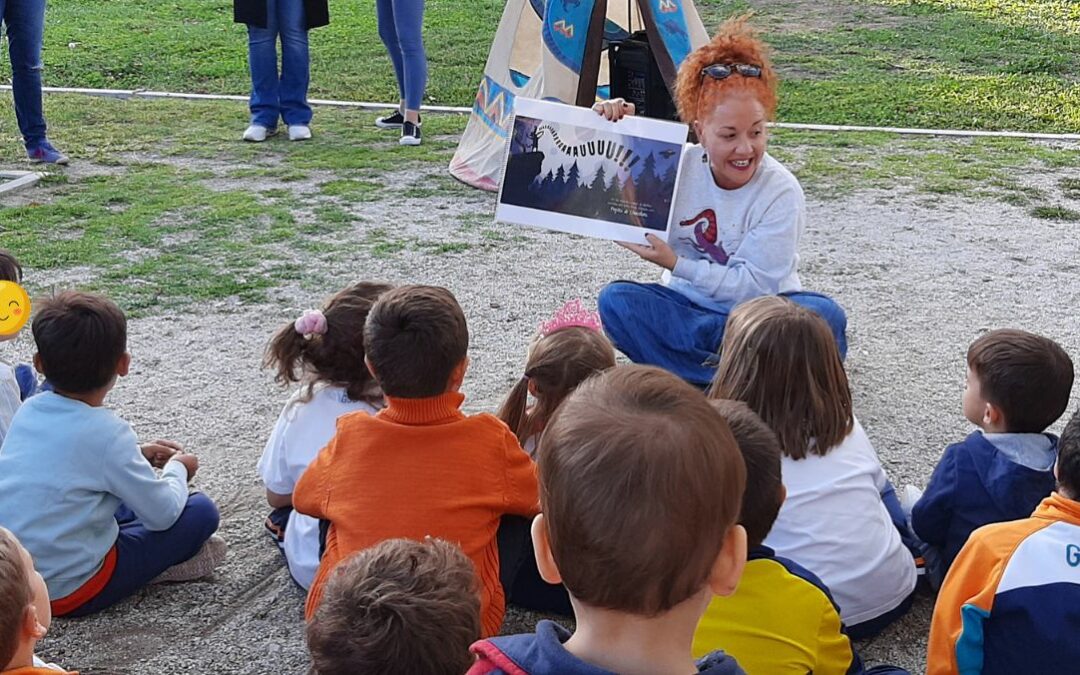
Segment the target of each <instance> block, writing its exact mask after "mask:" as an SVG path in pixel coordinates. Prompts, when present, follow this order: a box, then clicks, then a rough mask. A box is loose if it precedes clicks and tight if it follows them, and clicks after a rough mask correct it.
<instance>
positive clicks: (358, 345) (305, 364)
mask: <svg viewBox="0 0 1080 675" xmlns="http://www.w3.org/2000/svg"><path fill="white" fill-rule="evenodd" d="M391 288H393V286H391V285H389V284H383V283H375V282H369V281H362V282H360V283H356V284H353V285H352V286H349V287H348V288H345V289H343V290H341V291H339V292H337V293H336V294H335V295H334V296H332V297H331V298H330V299H329V300H327V301H326V303H325V304H324V305H323V309H322V310H321V312H322V315H323V316H324V317H325V319H326V321H325V324H324V325H323V326H322V328H323V329H324V330H321V331H319V332H315V333H309V334H307V335H304V334H303V333H302V332H301V330H298V329H297V324H296V322H289V323H288V324H287V325H285V326H282V327H281V329H280V330H279V331H278V332H277V334H276V335H274V337H273V338H272V339H271V340H270V344H268V345H267V347H266V354H265V356H264V358H263V365H264V366H265V367H270V368H275V369H276V370H277V373H276V375H275V377H274V379H275V380H276V381H277V382H280V383H281V384H283V385H289V384H291V383H293V382H306V383H307V391H305V392H304V394H303V396H302V399H301V400H310V398H311V394H312V391H313V390H314V387H315V385H316V384H318V383H319V382H325V383H328V384H332V385H335V386H338V387H342V388H344V389H345V391H346V392H347V393H348V396H349V398H350V399H352V400H354V401H367V402H372V401H373V400H378V399H381V398H382V392H381V391H379V386H378V384H376V383H375V378H373V377H372V376H371V373H370V372H369V371H368V368H367V365H366V364H365V363H364V323H365V322H366V321H367V317H368V312H369V311H371V307H372V306H373V305H374V304H375V301H376V300H378V298H379V296H380V295H382V294H383V293H385V292H386V291H388V290H390V289H391Z"/></svg>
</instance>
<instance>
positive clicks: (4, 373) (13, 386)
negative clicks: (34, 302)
mask: <svg viewBox="0 0 1080 675" xmlns="http://www.w3.org/2000/svg"><path fill="white" fill-rule="evenodd" d="M0 281H10V282H12V283H16V284H21V283H22V266H21V265H19V261H18V260H16V259H15V256H13V255H11V254H10V253H8V252H7V251H4V250H2V249H0ZM15 309H18V310H19V311H29V310H28V308H15ZM20 332H21V329H20V330H18V331H15V332H14V333H11V334H10V335H0V342H7V341H8V340H14V339H15V338H17V337H18V336H19V333H20ZM22 399H23V396H22V392H21V387H20V386H19V380H18V376H17V374H16V368H15V366H12V365H11V364H10V363H8V362H7V361H4V360H2V359H0V444H2V443H3V442H4V437H5V436H7V431H8V429H9V428H10V427H11V420H12V418H14V417H15V411H16V410H18V409H19V403H20V402H21V401H22Z"/></svg>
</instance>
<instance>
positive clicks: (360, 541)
mask: <svg viewBox="0 0 1080 675" xmlns="http://www.w3.org/2000/svg"><path fill="white" fill-rule="evenodd" d="M364 343H365V348H366V350H367V360H368V365H369V368H370V369H371V372H372V374H373V375H374V376H375V380H376V381H377V382H378V383H379V386H380V387H381V388H382V391H383V393H384V394H385V396H386V403H387V405H386V408H384V409H383V410H381V411H379V413H378V414H377V415H375V416H371V415H367V414H366V413H353V414H349V415H345V416H343V417H342V418H341V419H340V420H338V425H337V434H336V435H335V436H334V438H333V440H331V441H330V444H329V445H327V446H326V447H325V448H324V449H323V450H322V452H320V453H319V456H318V457H316V458H315V461H313V462H312V463H311V465H310V466H308V469H307V471H305V472H304V474H303V475H302V476H301V477H300V481H299V482H298V483H297V484H296V490H295V491H294V492H293V506H294V507H295V508H296V510H297V511H299V512H300V513H303V514H306V515H309V516H312V517H313V518H319V519H322V520H327V521H329V527H328V529H327V535H326V546H325V551H324V553H323V556H322V560H321V562H320V563H319V571H318V573H317V574H316V575H315V581H314V582H313V583H312V585H311V591H310V592H309V593H308V600H307V606H306V607H305V616H306V617H307V618H308V619H311V617H312V616H313V615H314V613H315V609H316V608H317V607H318V606H319V601H320V599H321V597H322V586H323V584H324V583H325V582H326V579H327V578H329V575H330V572H331V571H332V570H333V569H334V567H335V566H337V564H338V563H339V562H340V561H341V560H342V559H343V558H345V557H346V556H348V555H349V554H350V553H353V552H355V551H360V550H363V549H365V548H368V547H370V546H374V545H375V544H378V543H379V542H381V541H383V540H386V539H396V538H407V539H416V540H421V539H423V538H424V537H426V536H428V535H430V536H433V537H440V538H442V539H445V540H447V541H450V542H454V543H456V544H458V545H459V546H461V548H462V550H463V551H464V552H465V554H466V555H467V556H469V558H470V559H471V560H472V561H473V564H474V565H475V566H476V570H477V576H478V577H479V579H480V598H481V608H482V610H481V625H482V629H483V634H484V635H494V634H496V633H498V632H499V627H500V626H501V625H502V620H503V610H504V604H505V601H504V595H503V589H502V586H501V584H500V583H499V552H498V546H497V543H496V538H495V533H496V531H497V530H498V527H499V519H500V518H501V517H502V516H503V515H505V514H508V513H510V514H517V515H522V516H531V515H533V514H535V513H536V511H537V504H538V495H537V487H536V470H535V465H534V464H533V461H532V460H531V459H529V456H528V455H527V454H525V453H524V452H522V450H521V445H520V444H519V443H518V441H517V438H515V437H514V434H513V433H511V432H510V430H509V429H507V428H506V425H505V424H503V423H502V422H500V421H499V420H498V419H497V418H496V417H495V416H494V415H486V414H485V415H473V416H471V417H470V416H466V415H464V414H463V413H462V412H461V410H460V407H461V404H462V402H463V401H464V400H465V397H464V396H463V395H461V394H459V393H458V389H459V388H460V387H461V381H462V379H464V377H465V370H466V368H467V366H468V364H469V359H468V356H467V355H466V352H467V351H468V347H469V330H468V328H467V326H466V325H465V314H464V313H463V312H462V311H461V307H460V306H459V305H458V303H457V300H456V299H454V296H453V295H452V294H451V293H450V292H449V291H447V290H446V289H445V288H436V287H432V286H403V287H401V288H396V289H394V290H391V291H387V292H386V293H384V294H383V295H382V296H381V297H380V298H379V300H378V301H377V302H376V303H375V306H374V307H372V308H371V311H370V312H369V313H368V318H367V323H366V325H365V328H364Z"/></svg>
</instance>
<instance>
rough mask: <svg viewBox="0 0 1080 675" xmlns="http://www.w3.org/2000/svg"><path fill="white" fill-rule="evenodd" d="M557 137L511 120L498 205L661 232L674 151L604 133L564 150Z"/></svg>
mask: <svg viewBox="0 0 1080 675" xmlns="http://www.w3.org/2000/svg"><path fill="white" fill-rule="evenodd" d="M564 128H565V127H564ZM563 135H565V134H560V125H559V124H558V123H554V122H546V121H543V120H538V119H534V118H530V117H523V116H518V117H517V118H516V119H515V120H514V128H513V132H512V135H511V138H510V155H509V159H508V161H507V165H506V174H505V175H504V176H503V187H502V197H501V198H500V201H501V203H503V204H509V205H513V206H521V207H525V208H531V209H539V210H543V211H550V212H556V213H563V214H567V215H573V216H580V217H583V218H592V219H597V220H603V221H607V222H612V223H618V224H621V225H631V226H636V227H646V228H649V229H652V230H661V231H662V230H665V229H667V218H668V211H669V210H670V208H671V197H672V194H673V190H674V185H675V176H676V172H677V169H678V158H679V150H680V146H679V145H677V144H674V143H666V142H663V141H656V140H653V139H648V138H639V137H634V136H625V135H620V134H610V133H599V134H598V135H597V138H595V139H594V140H590V141H588V142H587V143H578V144H567V143H566V142H565V141H564V140H563V138H562V136H563ZM542 140H543V142H542ZM541 146H543V147H544V148H545V149H544V150H541V149H540V148H541ZM549 155H550V157H549ZM545 167H546V168H545Z"/></svg>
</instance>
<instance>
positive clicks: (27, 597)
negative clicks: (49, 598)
mask: <svg viewBox="0 0 1080 675" xmlns="http://www.w3.org/2000/svg"><path fill="white" fill-rule="evenodd" d="M32 600H33V596H32V593H31V590H30V570H28V569H26V565H25V564H24V562H23V557H22V550H21V548H20V546H19V542H18V540H17V539H15V535H13V534H12V533H11V532H9V531H8V530H6V529H4V528H3V527H0V669H2V668H5V667H6V666H7V664H9V663H11V659H12V658H14V656H15V652H16V651H17V650H18V648H19V632H20V631H21V630H22V626H23V621H24V620H25V618H26V608H27V607H29V606H30V603H31V601H32Z"/></svg>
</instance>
